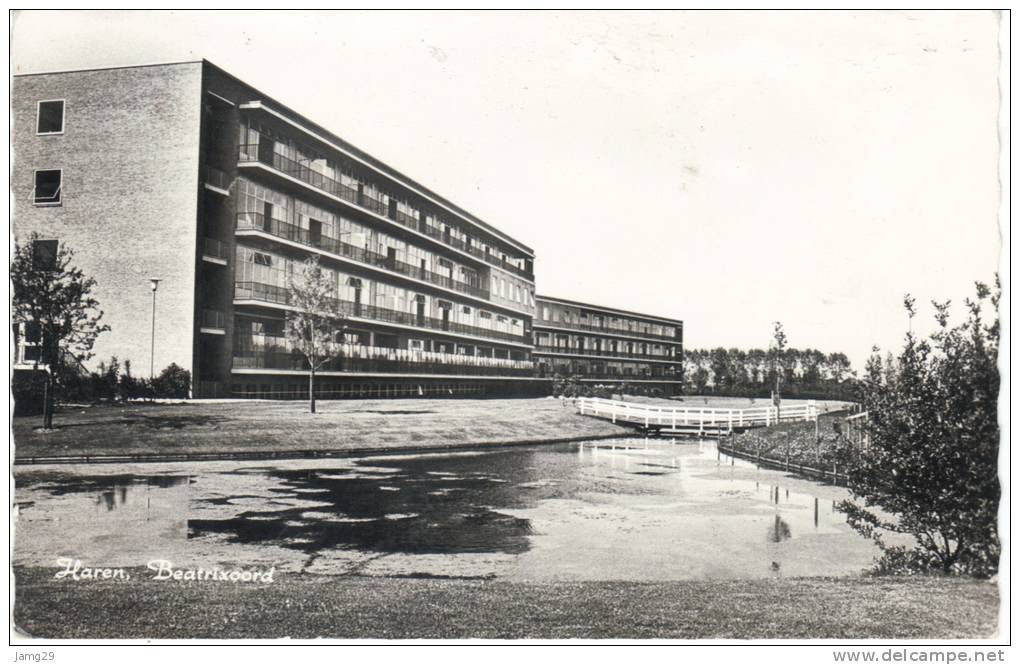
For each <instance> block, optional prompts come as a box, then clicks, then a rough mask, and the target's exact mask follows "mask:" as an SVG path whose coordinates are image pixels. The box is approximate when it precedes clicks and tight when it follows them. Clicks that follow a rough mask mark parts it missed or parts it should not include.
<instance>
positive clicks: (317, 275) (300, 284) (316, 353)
mask: <svg viewBox="0 0 1020 665" xmlns="http://www.w3.org/2000/svg"><path fill="white" fill-rule="evenodd" d="M287 286H288V292H289V296H290V305H291V307H293V310H292V311H290V312H288V314H287V325H286V335H287V341H288V342H289V343H290V345H291V347H292V348H294V349H295V350H297V351H299V352H300V353H301V355H303V356H304V359H305V362H307V363H308V410H309V412H310V413H315V372H316V370H318V369H319V368H321V367H322V366H323V365H325V364H326V363H328V362H329V361H330V360H332V359H333V358H335V357H336V356H337V355H339V353H340V350H341V348H342V346H341V345H342V344H343V331H344V328H345V327H346V324H347V321H346V318H345V317H344V314H343V312H342V311H341V309H340V306H339V301H338V300H337V297H336V296H337V281H336V276H335V275H333V274H331V273H330V272H328V271H326V270H324V269H323V268H322V266H320V265H319V257H317V256H313V257H310V258H308V259H306V260H305V262H304V263H302V264H300V265H299V266H297V268H296V269H295V270H294V271H293V272H291V273H289V274H288V275H287Z"/></svg>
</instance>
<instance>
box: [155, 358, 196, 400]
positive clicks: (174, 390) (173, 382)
mask: <svg viewBox="0 0 1020 665" xmlns="http://www.w3.org/2000/svg"><path fill="white" fill-rule="evenodd" d="M152 383H153V385H152V390H153V392H154V393H155V396H156V397H176V398H186V397H188V396H189V395H190V394H191V372H189V371H188V370H186V369H184V368H183V367H181V366H180V365H178V364H177V363H170V364H169V365H167V366H166V367H165V368H164V369H163V371H162V372H160V373H159V376H157V377H156V378H155V379H154V380H153V382H152Z"/></svg>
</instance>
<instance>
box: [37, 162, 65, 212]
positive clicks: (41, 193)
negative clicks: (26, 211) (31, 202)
mask: <svg viewBox="0 0 1020 665" xmlns="http://www.w3.org/2000/svg"><path fill="white" fill-rule="evenodd" d="M61 176H62V172H61V170H60V169H51V170H46V171H36V172H35V190H34V194H33V196H34V198H35V204H36V205H60V180H61Z"/></svg>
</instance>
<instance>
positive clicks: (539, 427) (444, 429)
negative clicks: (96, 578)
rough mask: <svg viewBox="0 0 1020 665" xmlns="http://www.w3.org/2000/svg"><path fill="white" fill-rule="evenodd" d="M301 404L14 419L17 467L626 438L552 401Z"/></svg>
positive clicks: (68, 411)
mask: <svg viewBox="0 0 1020 665" xmlns="http://www.w3.org/2000/svg"><path fill="white" fill-rule="evenodd" d="M307 409H308V405H307V404H306V403H305V402H299V401H279V402H274V401H256V400H243V401H241V400H239V401H236V402H201V401H194V402H188V403H181V404H131V405H128V406H116V405H100V406H90V407H82V408H75V409H72V408H65V409H62V410H61V411H60V412H58V413H57V414H56V416H55V418H54V421H53V422H54V425H55V427H56V431H51V432H41V431H39V430H37V429H36V428H38V426H39V417H37V416H36V417H25V418H15V419H14V443H15V446H16V449H15V455H16V457H17V458H24V457H34V456H51V455H82V454H89V455H123V454H153V453H156V454H158V453H184V452H239V451H243V452H254V451H266V450H273V451H302V450H352V451H355V450H367V449H379V450H384V449H392V448H408V447H419V448H432V447H436V448H438V447H444V446H455V445H468V444H499V443H509V442H518V441H536V442H537V441H542V440H547V439H558V438H573V437H596V436H610V435H621V436H623V435H627V434H630V433H632V430H630V429H628V428H625V427H622V426H618V425H613V424H611V423H607V422H603V421H601V420H596V419H594V418H588V417H584V416H579V415H577V413H576V410H575V409H574V407H573V405H571V404H562V403H561V402H560V400H554V399H487V400H479V399H418V400H359V401H353V400H351V401H324V402H319V403H318V410H319V412H318V413H316V414H310V413H308V412H307Z"/></svg>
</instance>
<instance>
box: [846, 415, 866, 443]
mask: <svg viewBox="0 0 1020 665" xmlns="http://www.w3.org/2000/svg"><path fill="white" fill-rule="evenodd" d="M845 422H846V432H845V436H846V438H847V441H849V442H850V443H852V444H854V445H856V446H857V447H858V448H862V449H864V450H867V449H868V448H870V447H871V434H870V433H869V432H868V428H867V425H868V412H867V411H864V412H862V413H857V414H854V415H852V416H847V417H846V421H845Z"/></svg>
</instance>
